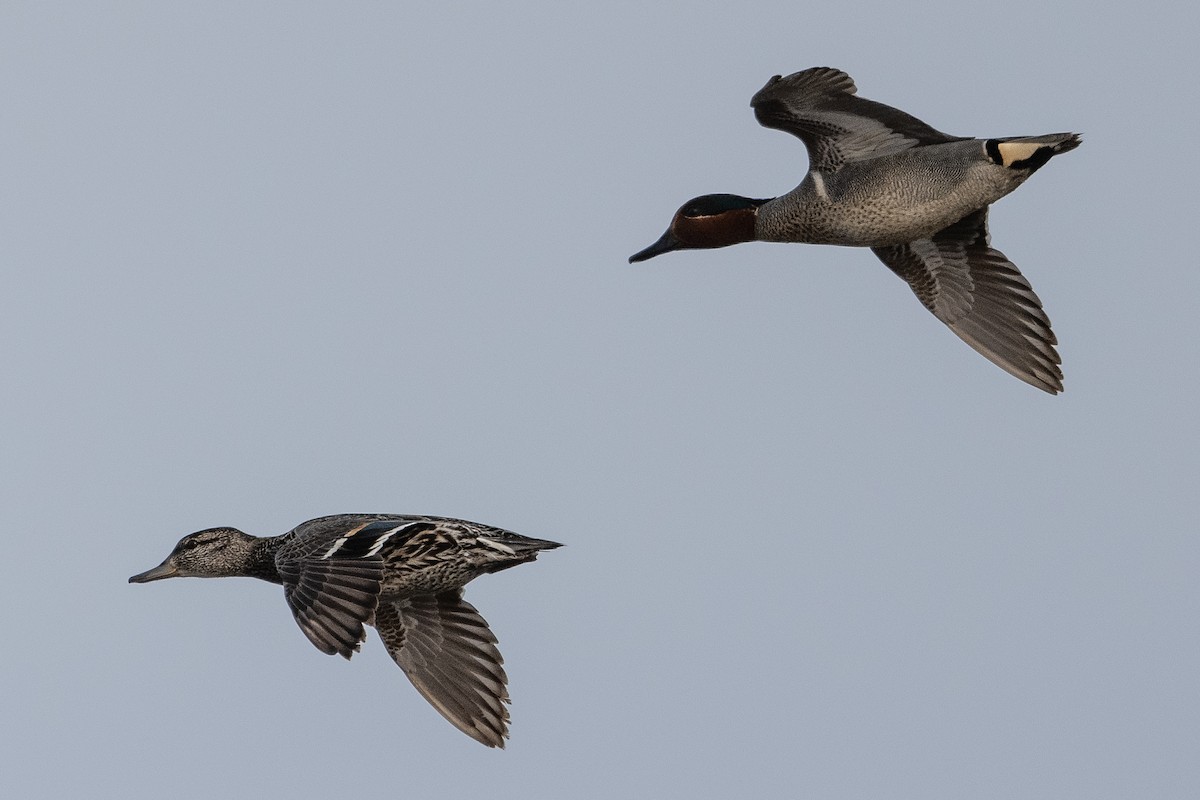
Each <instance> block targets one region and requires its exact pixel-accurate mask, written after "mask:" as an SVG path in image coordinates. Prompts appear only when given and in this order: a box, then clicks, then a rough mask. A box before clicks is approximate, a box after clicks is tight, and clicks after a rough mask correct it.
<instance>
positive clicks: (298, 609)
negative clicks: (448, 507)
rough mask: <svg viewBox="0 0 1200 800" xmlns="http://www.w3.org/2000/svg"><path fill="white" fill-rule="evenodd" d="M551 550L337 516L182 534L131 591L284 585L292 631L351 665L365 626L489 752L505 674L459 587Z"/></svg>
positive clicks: (489, 530)
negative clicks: (163, 586)
mask: <svg viewBox="0 0 1200 800" xmlns="http://www.w3.org/2000/svg"><path fill="white" fill-rule="evenodd" d="M559 546H560V545H559V544H558V543H557V542H549V541H545V540H543V539H530V538H528V537H525V536H519V535H518V534H515V533H510V532H509V531H505V530H501V529H500V528H493V527H491V526H488V525H480V524H478V523H475V522H467V521H465V520H459V519H447V518H443V517H424V516H403V515H394V514H338V515H336V516H330V517H320V518H318V519H313V520H309V521H308V522H304V523H301V524H300V525H298V526H296V528H295V529H293V530H292V531H290V532H288V533H285V534H283V535H282V536H270V537H261V538H260V537H256V536H250V535H249V534H246V533H242V532H241V531H239V530H237V529H236V528H210V529H208V530H203V531H199V532H198V533H193V534H189V535H187V536H185V537H183V538H182V539H181V540H180V541H179V544H177V545H175V549H174V550H172V551H171V554H170V555H169V556H167V559H166V560H165V561H163V563H161V564H159V565H158V566H157V567H155V568H154V569H151V570H148V571H146V572H143V573H141V574H139V575H134V576H133V577H132V578H130V579H129V582H130V583H147V582H148V581H156V580H160V579H162V578H175V577H189V576H190V577H200V578H219V577H228V576H236V575H243V576H247V577H251V578H261V579H262V580H265V581H270V582H271V583H281V584H283V594H284V597H285V598H286V599H287V603H288V606H289V607H290V608H291V609H292V614H293V615H294V616H295V618H296V622H297V623H299V625H300V629H301V630H303V631H304V633H305V635H306V636H308V638H309V641H311V642H312V643H313V644H314V645H316V646H317V648H318V649H319V650H321V651H322V652H324V653H329V654H331V655H332V654H334V653H337V654H339V655H341V656H344V657H346V658H350V656H352V655H353V654H354V653H355V652H357V651H358V649H359V647H360V646H361V645H362V641H363V639H364V638H366V633H365V631H364V630H363V626H364V625H373V626H374V627H375V629H376V630H378V631H379V637H380V638H381V639H383V643H384V645H385V646H386V647H387V650H388V652H389V653H390V654H391V656H392V659H393V660H395V662H396V663H397V664H398V665H399V666H400V668H401V669H402V670H404V674H405V675H407V676H408V678H409V680H411V681H412V682H413V685H414V686H416V687H417V691H419V692H420V693H421V694H422V695H423V696H424V697H425V699H426V700H428V701H429V702H430V703H431V704H432V705H433V707H434V708H436V709H437V710H438V711H439V712H440V713H441V714H442V716H444V717H445V718H446V719H448V720H449V721H450V722H451V723H452V724H453V725H454V726H455V727H456V728H458V729H459V730H460V731H462V732H463V733H465V734H467V735H468V736H470V737H472V738H474V739H476V740H477V741H479V742H482V743H483V744H486V745H488V746H489V747H503V746H504V740H505V738H507V736H508V709H507V708H506V707H505V704H506V703H508V689H507V685H508V676H507V675H505V673H504V668H503V667H502V666H501V665H502V664H503V663H504V659H503V658H501V656H500V651H499V650H497V649H496V637H495V636H494V635H492V632H491V630H489V629H488V624H487V622H486V621H485V620H484V618H483V617H482V616H480V615H479V612H478V611H476V610H475V607H474V606H472V605H471V604H470V603H468V602H466V601H465V600H463V596H462V594H463V593H462V587H463V586H465V585H466V584H467V583H469V582H470V581H471V580H473V579H474V578H477V577H478V576H480V575H482V574H484V573H485V572H499V571H500V570H502V569H508V568H509V567H515V566H516V565H517V564H524V563H525V562H527V561H533V560H534V559H535V558H537V555H538V553H539V552H541V551H542V550H550V549H553V548H555V547H559Z"/></svg>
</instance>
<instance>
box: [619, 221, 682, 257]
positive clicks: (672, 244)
mask: <svg viewBox="0 0 1200 800" xmlns="http://www.w3.org/2000/svg"><path fill="white" fill-rule="evenodd" d="M681 247H683V242H681V241H679V239H678V238H676V236H675V234H674V233H672V232H671V229H670V228H667V232H666V233H664V234H663V235H662V236H661V237H659V240H658V241H657V242H655V243H654V244H652V245H650V246H649V247H647V248H646V249H645V250H640V251H638V252H636V253H634V254H633V255H631V256H630V257H629V263H630V264H636V263H637V262H639V261H645V260H646V259H649V258H654V257H655V256H661V255H662V254H663V253H669V252H671V251H672V250H678V249H680V248H681Z"/></svg>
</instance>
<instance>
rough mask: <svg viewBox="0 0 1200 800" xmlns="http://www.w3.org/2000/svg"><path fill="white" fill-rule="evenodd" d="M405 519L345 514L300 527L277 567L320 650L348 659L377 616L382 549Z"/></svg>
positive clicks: (291, 603) (295, 612) (306, 630)
mask: <svg viewBox="0 0 1200 800" xmlns="http://www.w3.org/2000/svg"><path fill="white" fill-rule="evenodd" d="M402 527H403V519H402V518H389V517H386V516H384V515H366V514H341V515H337V516H332V517H320V518H318V519H313V520H309V521H308V522H305V523H303V524H302V525H299V526H298V527H297V528H296V529H295V530H294V531H292V533H291V534H290V540H289V541H288V542H286V543H285V544H284V545H283V546H281V547H280V548H279V551H278V552H277V553H276V555H275V566H276V567H277V568H278V570H279V576H280V578H282V580H283V594H284V597H285V598H286V599H287V604H288V607H289V608H291V609H292V615H293V616H294V617H295V618H296V624H298V625H299V626H300V630H302V631H304V635H305V636H307V637H308V639H309V641H311V642H312V643H313V644H314V645H316V647H317V649H318V650H320V651H321V652H323V653H328V654H330V655H333V654H334V653H337V654H338V655H340V656H343V657H344V658H350V656H352V655H354V653H356V652H357V651H358V649H359V647H361V646H362V642H363V639H365V638H366V631H365V630H364V628H363V626H364V625H365V624H368V623H370V621H371V618H372V616H373V615H374V614H375V605H376V603H377V602H378V598H379V590H380V584H381V582H382V579H383V566H384V560H383V558H382V557H381V556H380V555H379V550H380V548H381V547H382V546H383V543H384V542H386V541H387V540H388V539H389V538H390V537H391V536H393V535H395V533H396V532H397V530H400V529H402Z"/></svg>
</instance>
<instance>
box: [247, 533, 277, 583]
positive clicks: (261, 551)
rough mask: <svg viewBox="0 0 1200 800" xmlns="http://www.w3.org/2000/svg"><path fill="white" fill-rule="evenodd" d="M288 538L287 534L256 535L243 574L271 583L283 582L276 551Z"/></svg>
mask: <svg viewBox="0 0 1200 800" xmlns="http://www.w3.org/2000/svg"><path fill="white" fill-rule="evenodd" d="M286 539H287V534H284V535H283V536H265V537H262V538H257V537H256V538H255V539H254V541H253V542H251V544H250V555H249V558H247V559H246V571H245V572H244V573H243V574H244V575H246V576H247V577H250V578H258V579H260V580H264V581H268V582H270V583H283V578H282V577H281V576H280V575H279V567H277V566H275V553H276V551H278V550H279V547H280V545H282V544H283V543H284V540H286Z"/></svg>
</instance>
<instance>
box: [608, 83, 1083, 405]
mask: <svg viewBox="0 0 1200 800" xmlns="http://www.w3.org/2000/svg"><path fill="white" fill-rule="evenodd" d="M855 92H856V88H855V86H854V81H853V80H851V78H850V76H849V75H847V74H846V73H844V72H841V71H839V70H836V69H830V68H828V67H815V68H813V69H807V70H804V71H803V72H797V73H795V74H792V75H789V76H787V77H786V78H784V77H780V76H778V75H777V76H775V77H774V78H772V79H771V80H769V81H768V82H767V85H766V86H764V87H763V88H762V89H761V90H759V92H758V93H757V94H755V95H754V97H753V99H751V101H750V105H751V106H753V108H754V114H755V116H756V117H757V118H758V121H759V122H760V123H761V124H763V125H765V126H766V127H768V128H778V129H779V130H783V131H787V132H788V133H791V134H793V135H795V136H798V137H799V138H800V139H801V140H802V141H803V142H804V144H805V146H806V147H807V148H808V156H809V162H810V164H809V172H808V174H807V175H806V176H805V178H804V180H803V181H802V182H801V183H800V185H799V186H797V187H796V188H795V189H793V190H792V191H790V192H788V193H787V194H785V195H783V196H782V197H776V198H773V199H767V200H753V199H750V198H746V197H740V196H737V195H730V194H714V195H705V196H703V197H697V198H695V199H693V200H689V201H688V202H687V203H685V204H684V205H683V207H682V208H680V209H679V211H678V212H676V214H675V217H674V219H673V220H672V221H671V227H670V228H668V229H667V232H666V233H664V234H663V235H662V237H661V238H660V239H659V240H658V241H657V242H655V243H654V244H652V245H650V246H649V247H647V248H646V249H645V250H642V251H641V252H639V253H636V254H635V255H633V256H632V257H630V259H629V261H630V262H631V263H632V262H636V261H644V260H646V259H648V258H653V257H654V256H657V255H660V254H662V253H666V252H669V251H671V250H686V249H694V248H712V247H724V246H726V245H731V244H737V243H739V242H748V241H755V240H757V241H767V242H808V243H812V244H840V245H849V246H854V247H870V248H871V249H872V251H874V253H875V255H877V256H878V257H879V258H880V259H881V260H882V261H883V263H884V264H886V265H887V266H888V267H890V268H891V269H892V271H894V272H895V273H896V274H897V275H899V276H900V277H901V278H903V279H904V280H905V281H907V282H908V284H909V286H910V287H911V288H912V290H913V292H915V293H916V295H917V297H918V298H919V299H920V301H921V302H922V303H923V304H924V305H925V307H926V308H928V309H929V310H930V311H932V312H933V314H934V316H936V317H937V318H938V319H940V320H941V321H942V322H944V323H945V324H946V325H948V326H949V327H950V329H951V330H952V331H954V332H955V333H956V334H958V336H959V337H960V338H962V340H963V341H965V342H966V343H967V344H969V345H970V346H971V347H973V348H975V350H977V351H978V352H980V353H981V354H983V355H984V356H985V357H986V358H988V359H989V360H991V361H992V362H993V363H994V364H996V365H997V366H999V367H1001V368H1002V369H1004V370H1006V371H1007V372H1009V373H1011V374H1012V375H1015V376H1016V377H1018V378H1020V379H1021V380H1023V381H1025V382H1026V383H1029V384H1031V385H1033V386H1036V387H1038V388H1039V389H1043V390H1045V391H1047V392H1050V393H1052V394H1055V393H1058V392H1060V391H1062V370H1061V369H1059V364H1060V363H1061V360H1060V358H1059V355H1058V352H1057V351H1056V350H1055V348H1054V345H1055V344H1057V340H1056V339H1055V337H1054V333H1053V332H1052V331H1051V330H1050V320H1049V318H1047V316H1046V314H1045V312H1044V311H1043V310H1042V304H1041V301H1040V300H1039V299H1038V296H1037V295H1036V294H1034V291H1033V289H1032V288H1031V287H1030V285H1029V282H1028V281H1026V280H1025V278H1024V277H1023V276H1022V275H1021V273H1020V272H1019V271H1018V270H1017V268H1016V267H1015V266H1013V264H1012V262H1010V261H1009V260H1008V259H1007V258H1005V256H1004V254H1003V253H1001V252H1000V251H999V250H995V249H993V248H992V247H991V246H990V244H989V236H988V230H987V212H988V206H989V205H990V204H991V203H994V202H995V201H996V200H999V199H1000V198H1001V197H1003V196H1004V195H1006V194H1008V193H1009V192H1011V191H1012V190H1013V189H1016V188H1017V187H1018V186H1020V185H1021V184H1022V183H1023V182H1024V181H1025V179H1026V178H1028V177H1029V176H1030V175H1032V174H1033V173H1034V172H1035V171H1036V170H1037V169H1038V168H1039V167H1041V166H1042V165H1043V164H1045V163H1046V162H1047V161H1049V160H1050V158H1052V157H1053V156H1056V155H1058V154H1059V153H1065V152H1067V151H1068V150H1072V149H1074V148H1075V147H1078V146H1079V143H1080V136H1079V135H1078V134H1075V133H1053V134H1049V135H1046V136H1025V137H1013V138H1005V139H972V138H966V137H960V136H949V135H947V134H945V133H941V132H940V131H937V130H934V129H933V128H931V127H929V126H928V125H926V124H925V123H924V122H921V121H920V120H919V119H916V118H915V117H913V116H911V115H909V114H906V113H904V112H903V111H899V110H897V109H895V108H892V107H890V106H886V105H883V104H882V103H876V102H874V101H872V100H866V99H864V98H861V97H857V96H856V95H855Z"/></svg>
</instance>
